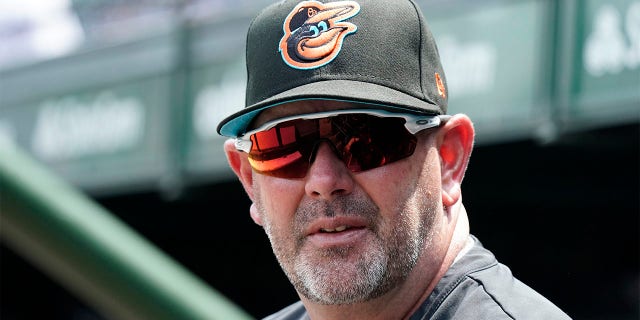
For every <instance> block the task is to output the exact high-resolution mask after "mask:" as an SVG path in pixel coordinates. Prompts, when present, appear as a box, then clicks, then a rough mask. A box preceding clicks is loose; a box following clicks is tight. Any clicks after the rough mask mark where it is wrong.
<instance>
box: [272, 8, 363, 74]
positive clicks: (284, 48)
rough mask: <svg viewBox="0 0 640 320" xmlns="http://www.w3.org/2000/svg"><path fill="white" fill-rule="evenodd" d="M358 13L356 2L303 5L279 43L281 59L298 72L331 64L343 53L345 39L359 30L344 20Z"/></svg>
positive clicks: (287, 22)
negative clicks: (341, 51)
mask: <svg viewBox="0 0 640 320" xmlns="http://www.w3.org/2000/svg"><path fill="white" fill-rule="evenodd" d="M359 11H360V5H359V4H358V3H356V2H355V1H338V2H330V3H321V2H318V1H303V2H300V3H299V4H298V5H297V6H296V7H295V8H293V10H291V12H290V13H289V15H287V18H286V19H285V21H284V25H283V29H284V36H283V37H282V39H281V40H280V44H279V48H280V53H281V54H282V59H283V60H284V61H285V62H286V63H287V64H288V65H289V66H291V67H293V68H297V69H313V68H317V67H320V66H323V65H325V64H327V63H329V62H330V61H331V60H333V59H334V58H335V57H336V56H337V55H338V53H339V52H340V49H341V48H342V41H343V40H344V37H346V36H347V35H348V34H351V33H353V32H355V31H356V29H357V27H356V25H354V24H353V23H349V22H344V21H343V20H345V19H348V18H351V17H353V16H355V15H356V14H358V12H359Z"/></svg>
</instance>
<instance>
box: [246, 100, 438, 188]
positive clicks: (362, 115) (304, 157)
mask: <svg viewBox="0 0 640 320" xmlns="http://www.w3.org/2000/svg"><path fill="white" fill-rule="evenodd" d="M449 117H450V116H447V115H440V116H439V115H435V116H431V115H429V116H425V115H415V114H404V113H393V112H388V111H383V110H371V109H366V110H362V109H348V110H334V111H327V112H318V113H312V114H304V115H295V116H290V117H285V118H280V119H277V120H274V121H270V122H267V123H265V124H264V125H262V126H260V127H259V128H257V129H254V130H251V131H249V132H247V133H245V134H243V135H242V136H239V137H238V138H236V141H235V146H236V149H238V150H240V151H243V152H246V153H248V154H249V163H250V164H251V167H252V168H253V169H254V170H255V171H257V172H258V173H261V174H265V175H269V176H274V177H279V178H287V179H295V178H304V177H305V176H306V175H307V171H308V170H309V167H310V166H311V163H313V161H314V158H315V154H316V151H317V148H318V147H319V145H320V143H322V142H328V143H329V145H330V146H331V147H332V149H333V151H334V152H335V154H336V155H337V157H338V158H339V159H340V160H342V162H343V163H344V164H345V165H346V166H347V168H349V170H351V171H352V172H360V171H365V170H369V169H374V168H378V167H381V166H384V165H386V164H389V163H392V162H394V161H398V160H400V159H404V158H406V157H409V156H410V155H412V154H413V152H414V150H415V148H416V144H417V137H416V136H415V134H416V133H418V132H419V131H422V130H425V129H428V128H434V127H438V126H440V125H441V124H442V123H444V121H446V120H447V119H448V118H449Z"/></svg>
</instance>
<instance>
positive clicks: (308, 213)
mask: <svg viewBox="0 0 640 320" xmlns="http://www.w3.org/2000/svg"><path fill="white" fill-rule="evenodd" d="M379 212H380V208H379V207H378V206H377V205H376V204H375V203H374V202H373V201H371V199H368V198H367V197H362V196H351V197H336V198H334V199H332V200H330V201H327V200H317V199H314V200H310V201H305V202H303V203H301V204H300V206H298V208H297V210H296V215H295V219H294V224H295V226H296V229H299V230H298V231H302V230H303V229H304V227H305V226H306V225H308V224H309V223H311V222H312V221H313V220H315V219H318V218H324V217H326V218H332V217H337V216H341V217H348V216H352V217H359V218H364V219H365V220H366V221H367V223H368V224H369V225H370V226H375V225H376V223H375V222H376V221H377V220H378V219H379V216H380V215H379Z"/></svg>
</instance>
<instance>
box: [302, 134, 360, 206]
mask: <svg viewBox="0 0 640 320" xmlns="http://www.w3.org/2000/svg"><path fill="white" fill-rule="evenodd" d="M311 161H312V163H311V166H310V167H309V172H308V173H307V177H306V185H305V192H306V193H307V195H309V196H310V197H313V198H319V199H325V200H332V199H333V198H335V197H337V196H340V195H345V194H349V193H351V192H352V191H353V186H354V181H353V176H352V173H351V171H350V170H349V169H348V168H347V166H346V165H345V164H344V162H342V160H341V159H340V158H338V156H337V155H336V153H335V152H334V150H333V148H332V146H331V145H329V143H328V142H326V141H325V142H320V143H319V145H318V146H316V150H315V154H314V155H313V156H312V158H311Z"/></svg>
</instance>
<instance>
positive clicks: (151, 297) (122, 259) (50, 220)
mask: <svg viewBox="0 0 640 320" xmlns="http://www.w3.org/2000/svg"><path fill="white" fill-rule="evenodd" d="M0 238H1V239H2V240H3V241H4V242H5V243H6V244H7V245H8V246H9V247H10V248H12V249H13V250H14V251H15V252H17V253H19V254H20V255H22V256H23V257H25V258H26V259H27V260H29V261H31V262H32V263H33V264H34V265H36V266H38V267H39V268H40V269H41V270H43V271H44V272H45V273H46V274H48V275H49V276H50V277H52V278H53V279H56V280H57V281H58V282H59V283H60V284H61V285H63V286H64V287H66V288H67V289H68V290H69V291H70V292H73V293H74V294H75V295H77V296H78V297H79V298H80V299H82V300H84V301H85V302H86V303H87V304H88V305H90V306H92V307H94V308H95V309H96V310H97V311H98V312H100V313H101V314H102V315H104V316H105V317H107V318H111V319H154V320H158V319H171V320H176V319H180V320H182V319H185V320H187V319H224V320H232V319H238V320H244V319H251V317H250V316H249V315H248V314H247V313H246V312H245V311H244V310H242V309H240V308H239V307H237V306H236V305H234V304H233V303H232V302H231V301H229V300H228V299H227V298H226V297H224V296H223V295H221V294H220V293H218V292H216V291H214V290H213V289H211V288H210V287H209V286H207V285H206V284H205V283H203V282H202V281H201V280H199V279H198V278H196V277H195V276H194V275H193V274H191V273H190V272H188V271H187V270H186V269H184V268H183V267H182V266H181V265H180V264H178V263H177V262H175V261H174V260H172V259H171V258H170V257H169V256H167V255H166V254H164V253H163V252H162V251H160V250H159V249H157V248H156V247H155V246H153V245H152V244H151V243H150V242H149V241H148V240H146V239H144V238H143V237H141V236H140V235H139V234H138V233H136V232H135V231H134V230H132V229H131V228H130V227H129V226H127V225H126V224H125V223H123V222H121V221H120V220H118V219H117V217H115V216H113V215H112V214H111V213H109V212H108V211H106V210H105V209H104V208H102V207H100V206H99V205H98V204H96V203H95V202H94V201H93V200H91V199H90V198H89V197H87V196H86V195H84V194H82V193H81V192H78V191H77V190H76V189H74V188H73V187H72V186H70V185H69V184H67V183H65V182H64V181H63V180H61V179H60V178H58V177H56V176H55V175H53V174H52V173H50V172H49V171H48V170H47V169H46V168H44V167H43V166H42V165H40V164H38V163H37V162H36V161H34V160H33V159H31V158H30V157H29V156H28V155H27V154H25V153H24V152H23V151H21V150H19V149H18V148H17V147H14V146H7V145H0ZM220 263H224V261H221V262H220Z"/></svg>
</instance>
